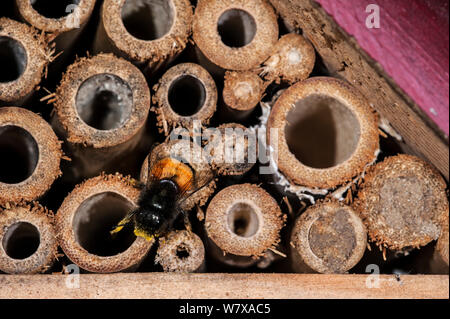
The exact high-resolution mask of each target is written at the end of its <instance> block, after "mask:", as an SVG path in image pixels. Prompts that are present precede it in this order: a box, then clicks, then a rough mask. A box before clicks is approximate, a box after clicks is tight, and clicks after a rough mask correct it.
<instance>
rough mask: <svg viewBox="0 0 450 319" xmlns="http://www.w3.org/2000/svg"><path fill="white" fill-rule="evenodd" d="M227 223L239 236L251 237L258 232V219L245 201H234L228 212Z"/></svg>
mask: <svg viewBox="0 0 450 319" xmlns="http://www.w3.org/2000/svg"><path fill="white" fill-rule="evenodd" d="M228 225H229V227H230V229H231V231H232V232H233V233H235V234H236V235H238V236H240V237H246V238H248V237H252V236H253V235H255V234H256V233H257V232H258V229H259V219H258V215H257V214H256V212H255V209H254V208H253V207H252V206H250V205H249V204H247V203H236V204H234V205H233V206H232V207H231V209H230V210H229V212H228Z"/></svg>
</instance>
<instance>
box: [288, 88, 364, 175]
mask: <svg viewBox="0 0 450 319" xmlns="http://www.w3.org/2000/svg"><path fill="white" fill-rule="evenodd" d="M286 118H287V122H288V124H287V125H286V131H285V133H286V141H287V144H288V147H289V150H290V151H291V152H292V154H294V155H295V157H296V158H297V159H298V160H299V161H300V162H301V163H303V164H304V165H306V166H309V167H313V168H319V169H323V168H330V167H333V166H336V165H339V164H341V163H343V162H345V161H346V160H347V159H349V158H350V157H351V155H352V154H353V152H354V151H355V149H356V147H357V145H358V142H359V138H360V126H359V122H358V120H357V118H356V116H355V115H354V113H353V112H352V111H351V110H350V109H349V108H348V107H347V106H345V105H344V104H342V103H341V102H339V101H338V100H336V99H334V98H332V97H329V96H325V95H310V96H308V97H306V98H304V99H302V100H300V101H298V102H297V103H296V104H295V107H294V108H293V109H292V110H291V111H290V112H289V113H288V115H287V117H286Z"/></svg>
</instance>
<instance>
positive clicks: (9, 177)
mask: <svg viewBox="0 0 450 319" xmlns="http://www.w3.org/2000/svg"><path fill="white" fill-rule="evenodd" d="M38 161H39V147H38V144H37V142H36V140H35V139H34V138H33V136H32V135H31V134H30V133H29V132H28V131H26V130H24V129H23V128H21V127H18V126H12V125H7V126H2V127H0V182H1V183H5V184H18V183H21V182H23V181H25V180H26V179H28V178H29V177H30V176H31V175H33V172H34V170H35V169H36V166H37V164H38Z"/></svg>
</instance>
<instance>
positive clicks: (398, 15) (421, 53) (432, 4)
mask: <svg viewBox="0 0 450 319" xmlns="http://www.w3.org/2000/svg"><path fill="white" fill-rule="evenodd" d="M316 1H317V2H318V3H320V4H321V6H322V7H323V8H324V9H325V11H326V12H327V13H328V14H330V15H331V16H332V17H333V19H334V20H335V21H336V22H337V23H338V24H339V26H340V27H342V28H343V29H344V30H345V31H346V32H348V33H349V34H351V35H352V36H353V37H355V39H356V40H357V41H358V44H359V45H360V46H361V47H362V48H363V49H364V50H365V51H366V52H367V53H368V54H369V55H370V56H371V57H373V58H374V59H375V60H376V61H377V62H379V63H380V64H381V66H382V67H383V69H384V70H385V71H386V72H387V74H389V75H390V76H391V77H392V78H393V79H394V80H395V83H396V84H397V85H398V86H399V87H401V88H402V89H403V90H404V91H405V92H406V93H407V94H408V95H409V96H410V97H411V98H412V99H413V100H414V102H416V103H417V104H418V105H419V106H420V108H421V109H422V110H423V111H424V112H425V113H426V114H427V116H429V117H430V118H431V119H432V120H433V121H434V122H436V124H437V125H439V127H440V129H441V130H442V131H443V132H444V133H445V134H446V135H448V134H449V127H448V122H449V113H448V112H449V58H448V57H449V42H448V38H449V29H448V28H449V13H448V9H449V1H448V0H395V1H392V0H377V1H373V0H351V1H348V0H316ZM371 4H376V5H378V7H379V8H380V15H379V16H380V25H379V28H372V29H370V28H367V27H366V19H367V18H368V17H369V14H370V13H366V8H368V7H369V5H371ZM370 8H371V7H369V10H370ZM371 12H373V11H371Z"/></svg>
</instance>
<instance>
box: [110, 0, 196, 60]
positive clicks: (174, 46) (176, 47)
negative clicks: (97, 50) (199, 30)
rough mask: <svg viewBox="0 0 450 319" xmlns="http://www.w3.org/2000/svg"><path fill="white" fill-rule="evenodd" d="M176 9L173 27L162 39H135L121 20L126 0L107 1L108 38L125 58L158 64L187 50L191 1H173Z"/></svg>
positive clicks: (190, 21)
mask: <svg viewBox="0 0 450 319" xmlns="http://www.w3.org/2000/svg"><path fill="white" fill-rule="evenodd" d="M170 1H171V3H172V8H173V10H174V24H173V25H172V27H171V29H170V31H169V32H168V33H167V34H166V35H165V36H163V37H162V38H160V39H156V40H152V41H145V40H140V39H137V38H135V37H134V36H132V35H131V34H130V33H129V32H128V31H127V29H126V28H125V25H124V23H123V21H122V7H123V5H124V4H125V0H105V1H104V3H103V6H102V13H101V15H102V21H103V26H104V28H105V31H106V34H107V36H108V37H109V38H110V39H111V41H112V42H113V43H114V45H115V46H116V47H117V48H118V49H119V50H120V51H121V52H123V53H124V54H125V56H127V57H129V58H130V59H132V60H134V61H138V62H148V63H151V62H158V61H160V60H165V58H167V57H169V56H172V55H174V54H176V53H178V52H180V51H182V50H183V49H184V48H185V47H186V43H187V41H188V37H189V36H190V34H191V26H192V18H193V11H192V6H191V4H190V2H189V0H170Z"/></svg>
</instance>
